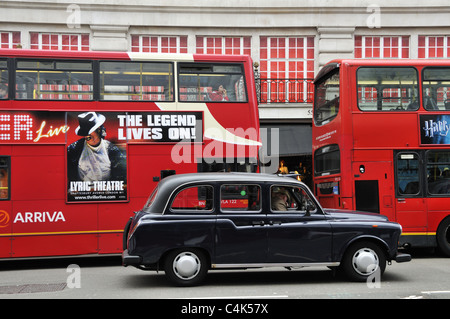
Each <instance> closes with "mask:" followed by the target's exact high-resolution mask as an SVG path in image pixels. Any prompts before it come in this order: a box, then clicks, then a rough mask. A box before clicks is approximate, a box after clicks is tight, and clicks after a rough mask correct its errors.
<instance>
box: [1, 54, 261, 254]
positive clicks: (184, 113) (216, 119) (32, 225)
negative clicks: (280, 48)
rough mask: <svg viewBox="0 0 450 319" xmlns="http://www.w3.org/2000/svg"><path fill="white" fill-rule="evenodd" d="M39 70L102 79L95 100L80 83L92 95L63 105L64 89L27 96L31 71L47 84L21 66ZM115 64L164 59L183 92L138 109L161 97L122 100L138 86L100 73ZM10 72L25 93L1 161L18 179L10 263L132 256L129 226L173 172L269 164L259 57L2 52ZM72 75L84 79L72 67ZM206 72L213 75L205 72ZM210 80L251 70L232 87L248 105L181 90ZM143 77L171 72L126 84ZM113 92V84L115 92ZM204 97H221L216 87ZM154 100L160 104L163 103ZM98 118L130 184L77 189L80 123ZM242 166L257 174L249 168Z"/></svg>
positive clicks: (9, 199)
mask: <svg viewBox="0 0 450 319" xmlns="http://www.w3.org/2000/svg"><path fill="white" fill-rule="evenodd" d="M29 61H39V63H41V64H40V65H38V64H36V63H35V62H32V63H34V64H33V67H36V66H35V65H38V66H37V68H43V67H45V63H46V62H47V61H50V62H49V63H50V64H51V63H53V65H54V68H57V66H56V65H57V64H58V63H59V62H61V63H62V65H65V64H64V63H66V62H67V63H68V64H70V63H71V62H74V61H75V62H86V63H87V64H88V65H90V66H92V69H91V72H92V74H93V75H89V76H93V85H92V86H91V87H88V88H87V89H85V90H88V91H89V93H86V92H83V90H84V89H83V86H82V85H79V86H78V88H79V90H81V91H80V92H78V94H79V97H77V98H75V99H72V98H73V97H72V98H71V97H70V94H66V95H65V96H67V98H66V97H62V98H61V95H60V96H59V98H54V97H55V96H56V95H53V94H58V93H61V92H60V91H59V92H56V93H55V92H51V91H52V90H62V89H61V87H62V86H64V85H66V84H64V85H61V84H58V85H60V86H59V87H57V86H53V85H54V84H51V83H49V82H47V83H45V84H41V83H42V82H37V81H36V83H37V84H34V89H33V92H32V94H33V96H31V95H29V96H28V98H18V97H19V93H16V91H17V92H19V90H21V89H22V87H25V85H28V84H26V83H25V84H23V83H19V80H15V76H16V73H17V74H19V73H20V72H22V73H21V74H22V75H23V74H25V76H24V77H26V76H27V72H28V73H31V74H32V75H33V76H35V78H37V79H38V78H39V75H37V74H38V73H33V72H35V71H34V69H32V68H30V69H27V70H19V67H20V66H22V65H24V66H25V67H26V66H27V65H29V64H27V63H28V62H29ZM104 62H105V63H106V62H117V63H120V62H129V63H134V62H135V63H145V62H157V63H160V62H161V63H162V62H164V63H166V64H167V65H169V66H171V70H172V71H171V72H172V73H171V75H168V76H166V78H167V77H169V78H170V76H172V78H171V79H169V80H170V81H171V82H170V86H171V87H170V88H168V87H165V88H162V89H160V90H159V89H158V92H156V93H155V92H150V93H148V95H147V96H146V98H147V99H148V100H145V99H143V100H139V101H134V100H133V99H136V98H137V99H141V98H142V96H143V95H142V96H140V97H139V94H142V92H139V90H141V91H142V90H144V89H149V91H152V90H153V89H152V87H151V86H150V87H143V86H139V83H138V84H137V85H136V87H138V86H139V89H137V88H133V90H134V91H133V93H129V92H128V91H127V92H128V93H126V94H124V95H126V100H122V97H121V96H119V94H118V93H117V94H116V93H114V92H115V91H120V90H131V89H130V87H131V84H130V85H129V86H127V85H126V83H125V85H124V84H123V83H122V84H120V85H115V83H114V81H115V78H114V76H115V75H114V74H115V73H114V72H115V71H114V68H113V67H111V69H108V70H109V71H107V72H106V71H105V72H103V73H101V74H100V73H99V71H98V69H99V68H101V65H102V63H104ZM0 63H3V64H2V65H3V70H2V72H3V73H2V82H4V81H5V80H7V79H9V80H10V81H12V82H11V83H10V84H14V87H12V85H10V86H8V89H9V94H10V96H9V97H10V98H9V99H2V100H0V157H1V158H2V161H3V162H2V163H3V165H2V167H7V169H6V168H5V171H4V172H5V173H4V174H3V175H7V176H6V177H5V180H4V182H3V184H2V187H0V188H1V189H2V190H3V191H4V192H5V195H4V196H3V197H2V198H1V199H0V258H18V257H41V256H62V255H90V254H115V253H121V252H122V232H123V228H124V226H125V224H126V222H127V220H128V219H129V217H130V216H131V215H132V213H133V211H135V210H138V209H140V208H141V207H142V206H143V205H144V204H145V202H146V200H147V198H148V196H149V195H150V193H151V191H152V190H153V188H154V187H155V185H156V184H157V182H158V181H159V180H160V179H161V178H163V177H164V176H165V175H166V174H174V173H175V174H179V173H188V172H198V171H213V170H216V169H221V170H225V169H227V170H236V169H238V170H239V169H240V170H244V169H246V170H248V169H249V167H250V168H251V169H252V170H255V169H256V167H257V164H256V158H257V152H258V149H259V146H260V145H261V143H260V142H259V116H258V108H257V100H256V90H255V82H254V77H253V68H252V61H251V59H250V58H249V57H248V56H220V55H190V54H166V55H164V54H159V55H155V54H145V53H124V52H64V51H38V50H0ZM30 65H31V64H30ZM77 65H78V64H77ZM105 65H107V64H105ZM136 65H138V64H136ZM139 66H141V68H144V67H145V66H144V64H139ZM199 66H200V68H199ZM63 67H66V68H67V70H68V73H70V72H72V70H71V69H70V68H71V66H69V67H67V65H65V66H63ZM80 67H85V65H84V64H83V65H81V66H80ZM183 68H185V69H186V70H187V71H185V70H184V69H183ZM202 68H203V69H205V70H206V69H207V71H198V70H203V69H202ZM214 68H216V71H215V69H214ZM135 70H137V71H135ZM196 70H197V71H196ZM217 70H219V71H217ZM239 70H240V71H239ZM36 72H37V71H36ZM51 72H56V73H58V72H59V73H58V74H61V76H63V73H64V72H60V71H49V72H48V73H46V74H48V76H49V77H51ZM77 72H79V73H83V72H84V71H78V70H77V71H74V72H72V73H71V74H72V75H73V76H75V75H76V73H77ZM139 72H141V73H139ZM183 72H187V73H186V74H184V73H183ZM189 72H191V73H189ZM201 72H216V73H215V74H212V75H214V76H215V77H216V78H219V76H224V75H227V74H232V73H233V72H234V73H236V72H242V76H241V77H240V81H239V83H236V85H235V86H234V87H232V88H228V89H229V91H232V90H234V91H236V92H235V94H236V97H237V91H238V90H239V92H240V94H241V95H243V96H244V97H241V98H240V99H241V100H237V101H231V100H230V101H226V102H213V101H210V100H209V99H207V98H206V96H207V93H202V96H201V98H200V93H198V97H194V100H193V101H190V100H189V99H190V98H189V97H188V94H190V91H189V89H188V88H184V89H183V90H181V89H180V90H179V89H178V88H179V87H180V86H181V84H180V83H181V82H182V81H188V80H190V79H191V78H194V77H197V78H198V79H200V78H201V77H202V76H203V74H202V73H201ZM217 72H218V73H217ZM138 73H139V74H140V75H139V76H140V78H141V79H144V78H145V77H151V76H153V75H155V76H160V77H161V76H162V75H164V74H163V72H162V71H159V69H158V70H157V71H149V72H148V73H144V72H143V71H139V69H133V70H130V71H129V72H123V73H122V75H123V76H138V75H136V74H138ZM234 73H233V74H234ZM42 74H44V73H42ZM99 74H100V75H99ZM64 76H66V75H64ZM107 76H109V77H110V81H111V82H110V83H111V85H110V87H111V90H112V91H111V92H113V93H110V94H112V96H113V97H119V98H118V99H117V100H114V99H111V100H108V99H106V98H104V99H101V98H99V94H106V93H104V92H103V91H102V92H100V93H99V92H98V91H96V90H98V89H99V87H100V86H102V85H103V82H102V81H104V79H103V77H107ZM189 76H191V78H189ZM212 78H213V77H212V76H211V79H212ZM11 79H12V80H11ZM208 79H209V78H208ZM41 80H42V79H41ZM149 81H151V79H150V80H149ZM199 81H200V80H199ZM149 83H150V82H149ZM215 84H217V83H215ZM70 85H71V84H70ZM70 85H69V84H67V90H72V89H73V88H69V86H70ZM141 85H142V84H141ZM150 85H153V84H150ZM106 87H107V86H106V85H104V86H102V90H104V91H105V92H106ZM203 89H204V90H205V92H206V90H208V92H210V91H211V90H212V88H211V86H208V87H207V88H206V87H205V88H202V90H203ZM39 90H47V92H45V94H44V93H42V92H40V91H39ZM114 90H115V91H114ZM170 90H172V91H171V93H170V92H169V93H167V91H170ZM192 90H194V89H192ZM197 91H199V90H197ZM197 91H195V92H197ZM24 92H25V91H24ZM153 93H155V94H159V95H158V96H159V97H158V96H156V95H155V96H156V97H155V96H154V97H152V96H151V94H153ZM11 94H14V95H11ZM24 94H25V93H24ZM29 94H31V93H29ZM39 94H41V95H39ZM64 94H65V93H64ZM86 94H87V95H88V100H86V99H85V96H86ZM114 94H116V95H114ZM121 94H122V93H121ZM164 94H166V97H164ZM167 94H169V95H167ZM195 94H197V93H195ZM83 96H84V97H83ZM105 96H106V95H105ZM167 96H169V97H170V98H169V101H167ZM36 97H38V98H36ZM160 98H161V99H162V100H158V99H160ZM152 99H156V101H155V100H153V101H152ZM89 112H95V113H96V114H97V115H99V114H101V115H100V116H102V117H103V116H104V117H105V118H106V122H104V125H105V127H106V137H105V139H112V140H113V141H114V142H115V143H117V144H118V145H119V148H120V149H122V150H123V154H125V156H126V162H125V166H126V178H124V180H116V181H102V182H100V181H98V182H81V181H78V182H72V181H70V180H69V177H68V176H69V172H68V165H69V163H70V159H69V158H68V157H69V155H68V147H69V145H71V144H72V143H74V142H75V141H77V140H78V139H79V138H80V136H78V135H77V134H76V133H75V132H76V129H77V126H78V125H79V126H80V127H81V124H79V122H78V120H79V119H80V117H79V115H80V114H87V113H89ZM77 116H78V120H77ZM241 162H242V163H245V164H246V165H247V166H245V165H240V163H241ZM217 163H219V164H217ZM80 194H82V195H83V196H79V195H80ZM199 200H201V199H200V198H199Z"/></svg>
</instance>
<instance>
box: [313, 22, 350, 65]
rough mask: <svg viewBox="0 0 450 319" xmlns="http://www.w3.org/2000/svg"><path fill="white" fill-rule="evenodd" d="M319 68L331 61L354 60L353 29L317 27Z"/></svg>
mask: <svg viewBox="0 0 450 319" xmlns="http://www.w3.org/2000/svg"><path fill="white" fill-rule="evenodd" d="M317 32H318V34H319V45H318V60H319V68H321V67H322V66H324V65H325V64H327V63H328V62H329V61H331V60H333V59H348V58H350V59H351V58H354V54H353V51H354V47H355V41H354V39H353V34H354V32H355V28H353V27H350V28H348V27H333V28H332V27H319V28H317Z"/></svg>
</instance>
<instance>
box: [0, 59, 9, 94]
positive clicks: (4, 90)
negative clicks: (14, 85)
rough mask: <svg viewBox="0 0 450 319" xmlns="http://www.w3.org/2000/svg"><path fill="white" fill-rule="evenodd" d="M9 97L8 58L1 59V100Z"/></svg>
mask: <svg viewBox="0 0 450 319" xmlns="http://www.w3.org/2000/svg"><path fill="white" fill-rule="evenodd" d="M7 98H8V67H7V61H6V60H0V100H5V99H7Z"/></svg>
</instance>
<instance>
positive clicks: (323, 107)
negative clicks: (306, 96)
mask: <svg viewBox="0 0 450 319" xmlns="http://www.w3.org/2000/svg"><path fill="white" fill-rule="evenodd" d="M314 94H315V98H314V123H316V125H324V124H327V123H328V122H330V121H331V120H333V119H334V118H335V117H336V116H337V114H338V113H339V71H337V72H336V71H335V72H332V73H330V74H329V75H327V76H326V77H325V78H324V79H321V80H320V81H319V82H317V83H316V84H315V90H314Z"/></svg>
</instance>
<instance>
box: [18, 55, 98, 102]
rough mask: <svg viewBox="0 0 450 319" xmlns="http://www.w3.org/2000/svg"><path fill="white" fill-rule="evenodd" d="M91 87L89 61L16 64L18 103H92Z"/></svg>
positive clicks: (92, 80)
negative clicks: (61, 101)
mask: <svg viewBox="0 0 450 319" xmlns="http://www.w3.org/2000/svg"><path fill="white" fill-rule="evenodd" d="M93 83H94V75H93V67H92V62H91V61H64V60H50V59H49V60H18V61H17V65H16V99H19V100H92V99H93Z"/></svg>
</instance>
